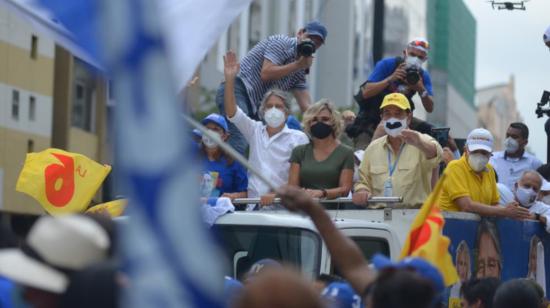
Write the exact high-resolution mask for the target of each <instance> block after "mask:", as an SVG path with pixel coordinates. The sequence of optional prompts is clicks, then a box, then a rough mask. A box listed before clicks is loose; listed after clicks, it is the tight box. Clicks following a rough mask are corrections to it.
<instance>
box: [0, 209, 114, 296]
mask: <svg viewBox="0 0 550 308" xmlns="http://www.w3.org/2000/svg"><path fill="white" fill-rule="evenodd" d="M109 245H110V243H109V237H108V235H107V232H106V231H105V230H104V229H103V228H102V227H101V226H100V225H99V224H97V223H96V222H95V221H93V220H92V219H90V218H88V217H85V216H80V215H71V216H61V217H52V216H43V217H41V218H40V219H39V220H38V221H37V222H36V223H35V224H34V226H33V227H32V229H31V231H30V232H29V235H28V236H27V241H26V248H23V249H2V250H0V275H2V276H5V277H7V278H9V279H12V280H13V281H15V282H17V283H19V284H22V285H25V286H30V287H33V288H36V289H40V290H45V291H49V292H53V293H63V292H64V291H65V289H66V288H67V285H68V283H69V280H68V277H67V275H66V274H65V273H64V272H63V271H62V270H64V271H70V270H81V269H84V268H85V267H87V266H89V265H92V264H94V263H97V262H100V261H102V260H104V259H105V258H106V257H107V250H108V248H109Z"/></svg>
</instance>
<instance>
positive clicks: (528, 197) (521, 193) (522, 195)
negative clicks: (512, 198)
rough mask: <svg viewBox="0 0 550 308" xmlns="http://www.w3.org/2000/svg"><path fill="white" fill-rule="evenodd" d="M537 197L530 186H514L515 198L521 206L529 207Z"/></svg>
mask: <svg viewBox="0 0 550 308" xmlns="http://www.w3.org/2000/svg"><path fill="white" fill-rule="evenodd" d="M536 198H537V193H536V192H535V191H534V190H533V189H532V188H525V187H521V186H518V188H516V199H517V200H518V202H519V204H521V206H523V207H526V208H530V207H531V206H532V205H533V202H535V199H536Z"/></svg>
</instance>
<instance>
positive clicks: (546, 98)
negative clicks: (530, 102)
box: [535, 91, 550, 118]
mask: <svg viewBox="0 0 550 308" xmlns="http://www.w3.org/2000/svg"><path fill="white" fill-rule="evenodd" d="M548 102H550V92H548V91H543V92H542V97H541V98H540V103H537V110H535V113H536V114H537V118H542V116H543V115H545V114H546V115H547V116H549V117H550V109H548V108H546V109H545V108H542V107H544V105H546V104H548Z"/></svg>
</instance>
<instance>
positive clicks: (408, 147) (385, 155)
mask: <svg viewBox="0 0 550 308" xmlns="http://www.w3.org/2000/svg"><path fill="white" fill-rule="evenodd" d="M380 110H381V114H380V115H381V118H382V124H383V126H384V130H385V131H386V136H383V137H381V138H378V139H376V140H374V141H372V142H371V143H370V145H369V146H368V147H367V149H366V150H365V156H364V158H363V161H362V163H361V166H360V167H359V179H360V180H359V182H358V183H356V185H355V187H354V193H353V202H354V203H355V204H358V205H364V204H366V202H367V199H368V198H369V197H370V196H386V197H391V196H396V197H403V203H406V204H410V205H415V204H421V203H423V202H424V200H425V199H426V197H428V195H429V193H430V191H431V187H432V186H431V178H432V170H433V169H434V168H435V167H437V166H438V164H439V162H440V161H441V154H442V152H443V150H442V149H441V146H440V145H439V143H438V142H437V141H436V140H435V139H434V138H432V137H430V136H428V135H426V134H421V133H419V132H417V131H414V130H411V129H409V125H410V123H411V120H412V112H411V106H410V104H409V100H408V99H407V97H406V96H405V95H403V94H401V93H392V94H388V95H386V96H385V97H384V100H383V101H382V104H381V105H380Z"/></svg>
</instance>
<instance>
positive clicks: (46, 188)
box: [15, 149, 111, 215]
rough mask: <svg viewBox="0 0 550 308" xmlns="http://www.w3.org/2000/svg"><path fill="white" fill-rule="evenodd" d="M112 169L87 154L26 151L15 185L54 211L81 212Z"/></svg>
mask: <svg viewBox="0 0 550 308" xmlns="http://www.w3.org/2000/svg"><path fill="white" fill-rule="evenodd" d="M110 171H111V167H110V166H108V165H101V164H98V163H96V162H95V161H93V160H91V159H89V158H88V157H86V156H84V155H81V154H76V153H70V152H65V151H63V150H59V149H47V150H44V151H42V152H39V153H29V154H27V157H26V159H25V165H24V166H23V170H21V174H20V175H19V179H18V180H17V185H16V188H15V189H16V190H17V191H19V192H22V193H25V194H27V195H29V196H31V197H33V198H34V199H36V200H37V201H38V202H39V203H40V204H41V205H42V207H43V208H44V209H45V210H46V211H47V212H48V213H49V214H51V215H59V214H67V213H78V212H83V211H84V210H85V209H86V208H87V207H88V205H89V204H90V201H91V200H92V198H93V196H94V195H95V193H96V191H97V190H98V188H99V187H100V186H101V183H103V180H105V177H107V175H108V174H109V172H110Z"/></svg>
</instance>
